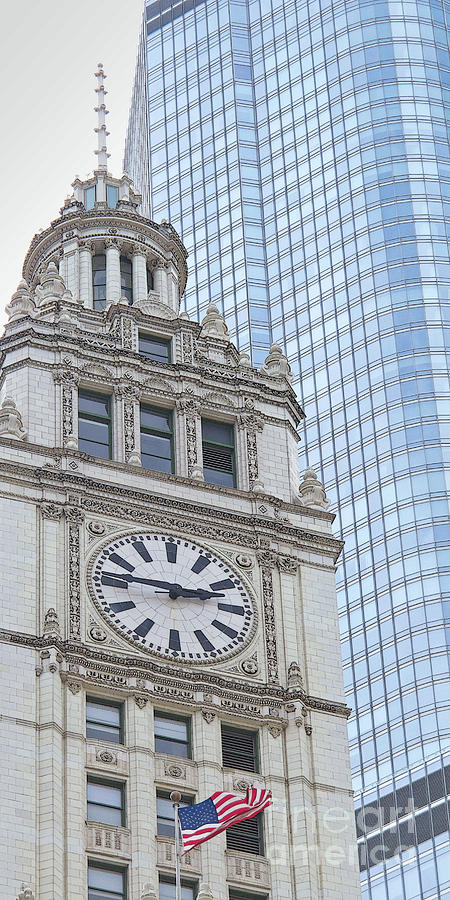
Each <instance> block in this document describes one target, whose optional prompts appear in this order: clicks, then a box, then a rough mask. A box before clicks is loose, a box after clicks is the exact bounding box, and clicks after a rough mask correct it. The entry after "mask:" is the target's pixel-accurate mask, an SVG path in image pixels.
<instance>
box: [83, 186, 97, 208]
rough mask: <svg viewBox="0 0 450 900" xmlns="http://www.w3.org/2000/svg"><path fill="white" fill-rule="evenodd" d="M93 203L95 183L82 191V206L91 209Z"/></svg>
mask: <svg viewBox="0 0 450 900" xmlns="http://www.w3.org/2000/svg"><path fill="white" fill-rule="evenodd" d="M94 204H95V185H93V186H92V187H88V188H86V190H85V192H84V208H85V209H93V208H94Z"/></svg>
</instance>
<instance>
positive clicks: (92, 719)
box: [86, 697, 124, 744]
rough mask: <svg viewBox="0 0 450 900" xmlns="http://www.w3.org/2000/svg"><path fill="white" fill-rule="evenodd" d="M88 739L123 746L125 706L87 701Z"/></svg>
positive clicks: (99, 701)
mask: <svg viewBox="0 0 450 900" xmlns="http://www.w3.org/2000/svg"><path fill="white" fill-rule="evenodd" d="M86 737H87V738H93V739H94V740H96V741H108V743H110V744H123V737H124V735H123V705H122V704H121V703H107V702H104V701H103V700H95V699H92V698H91V699H89V697H88V698H87V700H86Z"/></svg>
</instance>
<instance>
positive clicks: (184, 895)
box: [159, 875, 195, 900]
mask: <svg viewBox="0 0 450 900" xmlns="http://www.w3.org/2000/svg"><path fill="white" fill-rule="evenodd" d="M194 897H195V891H194V887H193V885H190V884H186V882H183V881H182V882H181V900H194ZM159 900H175V882H174V881H172V879H171V878H167V877H165V876H164V875H162V876H160V879H159Z"/></svg>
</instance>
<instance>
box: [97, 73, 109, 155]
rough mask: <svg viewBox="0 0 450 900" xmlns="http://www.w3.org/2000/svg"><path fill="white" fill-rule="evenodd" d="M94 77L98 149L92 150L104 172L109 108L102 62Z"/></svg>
mask: <svg viewBox="0 0 450 900" xmlns="http://www.w3.org/2000/svg"><path fill="white" fill-rule="evenodd" d="M95 77H96V79H97V87H96V88H95V93H96V94H98V105H97V106H94V109H95V112H96V113H97V114H98V125H97V128H94V131H95V132H96V133H97V135H98V149H97V150H95V151H94V152H95V154H96V156H98V168H99V169H102V170H103V171H104V172H106V171H107V168H108V158H109V157H110V156H111V154H110V153H108V152H107V149H106V138H107V137H108V135H109V131H107V130H106V116H107V115H108V112H109V110H108V109H106V105H105V96H106V94H107V93H108V92H107V91H105V86H104V80H105V78H106V75H105V73H104V71H103V63H99V64H98V72H95Z"/></svg>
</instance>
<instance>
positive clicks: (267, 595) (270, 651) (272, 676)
mask: <svg viewBox="0 0 450 900" xmlns="http://www.w3.org/2000/svg"><path fill="white" fill-rule="evenodd" d="M261 581H262V594H263V608H264V635H265V640H266V661H267V677H268V680H269V681H270V682H277V681H278V654H277V636H276V627H275V610H274V595H273V580H272V571H271V569H270V568H268V567H266V566H263V568H262V569H261Z"/></svg>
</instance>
